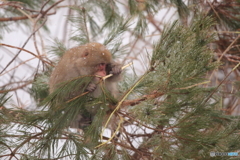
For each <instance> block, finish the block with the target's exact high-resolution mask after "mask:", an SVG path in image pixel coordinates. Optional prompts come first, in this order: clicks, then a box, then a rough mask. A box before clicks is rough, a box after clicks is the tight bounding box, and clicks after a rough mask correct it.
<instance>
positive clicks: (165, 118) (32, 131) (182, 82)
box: [0, 0, 240, 160]
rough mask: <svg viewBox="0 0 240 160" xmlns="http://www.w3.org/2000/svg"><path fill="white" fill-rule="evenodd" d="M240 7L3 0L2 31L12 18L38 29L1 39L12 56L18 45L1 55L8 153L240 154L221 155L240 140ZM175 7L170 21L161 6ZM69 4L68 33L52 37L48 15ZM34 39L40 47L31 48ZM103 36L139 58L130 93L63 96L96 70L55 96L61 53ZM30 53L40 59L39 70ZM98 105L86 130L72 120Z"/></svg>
mask: <svg viewBox="0 0 240 160" xmlns="http://www.w3.org/2000/svg"><path fill="white" fill-rule="evenodd" d="M239 7H240V3H239V2H238V1H235V0H231V1H221V2H220V1H213V2H205V1H200V0H197V1H191V0H189V1H187V2H185V1H182V0H170V1H156V0H148V1H146V0H128V1H115V0H113V1H105V0H89V1H87V0H86V1H79V2H78V1H72V0H65V1H64V0H59V1H56V0H46V1H42V2H39V1H37V0H18V1H2V2H1V3H0V8H1V10H2V11H1V12H0V14H2V16H1V17H2V18H0V21H1V23H0V27H1V31H2V33H1V34H0V38H1V39H2V40H4V38H5V36H7V35H6V31H7V30H8V31H12V30H13V28H12V26H17V25H18V26H20V27H19V28H16V30H22V32H24V30H25V31H26V28H29V29H28V31H27V35H28V38H27V39H26V40H25V41H24V42H23V43H22V45H21V46H20V47H17V46H14V45H12V44H6V43H0V45H1V46H2V47H4V48H2V50H1V53H3V54H1V57H4V55H7V54H10V53H9V51H8V50H7V48H13V49H15V50H17V52H16V53H15V52H14V53H15V54H14V56H13V57H12V58H11V60H10V61H8V62H7V63H6V64H5V63H1V71H0V76H1V77H0V79H1V83H0V85H1V90H0V94H1V95H0V124H1V125H0V159H34V160H35V159H48V160H49V159H79V160H84V159H106V160H108V159H111V160H114V159H124V160H125V159H126V160H135V159H139V160H151V159H153V160H161V159H163V160H168V159H169V160H170V159H179V160H180V159H182V160H184V159H234V158H235V159H237V158H239V156H240V154H238V155H239V156H236V155H234V156H226V155H224V156H221V157H220V156H218V154H221V153H222V154H224V153H230V152H234V154H235V153H236V152H239V148H240V143H239V142H240V137H239V129H240V124H239V116H238V114H239V113H238V108H239V100H238V97H239V65H240V62H239V59H240V57H239V48H238V43H239V40H238V39H239V36H238V34H239V33H238V31H237V30H238V28H239V27H240V26H239V24H240V23H239V22H240V19H239V13H238V10H239ZM166 8H167V9H169V10H170V9H174V10H175V11H176V13H172V15H173V17H172V19H175V20H172V21H169V20H168V21H169V22H168V23H166V24H163V23H164V20H162V21H161V20H159V14H161V13H163V12H162V11H164V9H166ZM65 9H67V16H64V17H65V18H66V20H65V22H64V27H65V28H64V33H63V36H62V39H55V40H54V43H53V44H51V45H45V44H46V43H44V42H43V41H44V40H45V39H48V38H46V36H47V35H49V33H50V30H51V25H49V23H47V20H48V19H49V18H51V16H54V14H55V13H59V12H61V11H64V10H65ZM167 13H168V14H170V13H171V12H169V11H167ZM55 23H56V24H58V22H55ZM29 30H30V31H29ZM70 31H71V32H70ZM43 35H44V36H43ZM149 35H150V36H149ZM126 37H127V38H126ZM30 39H32V40H33V44H34V49H35V50H34V51H30V50H28V49H26V48H25V46H26V45H27V44H28V43H30ZM126 39H127V40H126ZM19 40H20V39H19ZM93 41H97V42H100V43H103V44H104V45H106V46H107V48H108V49H109V50H110V51H111V53H112V54H113V55H114V58H119V59H121V61H122V63H123V64H127V63H129V61H128V59H129V58H132V59H134V63H135V62H140V63H139V64H140V65H138V66H135V68H133V67H129V68H128V72H125V73H124V77H123V80H122V81H121V82H120V83H119V90H120V92H121V96H120V98H119V99H117V100H116V99H114V98H113V97H112V95H111V94H110V93H107V92H106V91H104V92H103V93H104V94H102V96H100V97H98V98H91V97H89V96H88V95H80V96H78V97H76V98H74V99H71V100H69V101H66V100H65V99H64V98H63V97H66V95H67V94H69V92H71V91H73V90H74V89H77V88H79V87H81V86H82V85H83V84H85V83H87V82H89V81H90V80H91V77H76V78H75V79H72V80H70V81H67V82H65V83H63V84H62V85H61V87H59V88H58V89H57V90H56V91H55V92H53V93H51V94H49V91H48V90H49V87H48V79H49V76H50V74H51V71H52V70H53V68H54V65H55V64H56V63H57V60H59V59H60V58H61V56H62V55H63V54H64V52H65V51H66V50H67V49H69V48H71V47H73V46H75V45H82V44H85V43H88V42H93ZM70 42H71V43H70ZM45 50H47V51H46V54H47V56H46V55H45V54H44V52H45ZM21 54H31V55H32V56H33V57H34V58H37V59H38V64H37V65H36V66H35V67H33V68H34V69H32V68H31V67H29V66H27V65H25V64H27V63H28V60H26V61H21V59H20V58H19V56H20V55H21ZM2 55H3V56H2ZM142 57H143V58H142ZM56 59H57V60H56ZM139 59H141V60H139ZM1 61H2V60H1ZM144 64H145V65H144ZM19 66H20V67H22V68H24V69H31V71H32V75H31V76H30V77H29V79H28V80H26V79H25V78H23V79H19V77H18V76H19V75H18V71H19ZM138 68H140V71H139V70H138ZM21 89H23V90H24V91H25V94H26V93H27V94H28V95H30V97H31V98H32V101H31V105H30V107H26V106H25V107H22V106H24V104H22V103H21V101H20V100H19V99H20V96H19V94H17V92H18V91H19V90H21ZM14 98H17V105H15V104H14V103H13V102H14ZM59 104H61V105H59ZM93 104H100V109H99V110H98V112H97V115H96V116H95V117H94V120H93V122H92V124H91V125H90V126H89V127H87V128H86V129H84V130H83V131H79V130H76V129H71V128H69V124H70V123H71V121H72V120H73V119H74V118H75V117H76V116H77V113H79V112H83V108H84V106H92V105H93ZM110 106H111V108H112V110H111V112H110V113H108V114H109V116H108V117H107V120H106V119H105V117H106V114H107V113H106V112H107V111H108V110H109V107H110ZM114 116H116V117H117V118H116V124H117V127H116V128H115V130H111V134H110V129H109V128H108V127H107V126H108V125H107V124H108V122H109V121H110V120H111V119H113V118H114ZM211 153H212V154H211ZM214 155H215V156H214Z"/></svg>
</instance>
